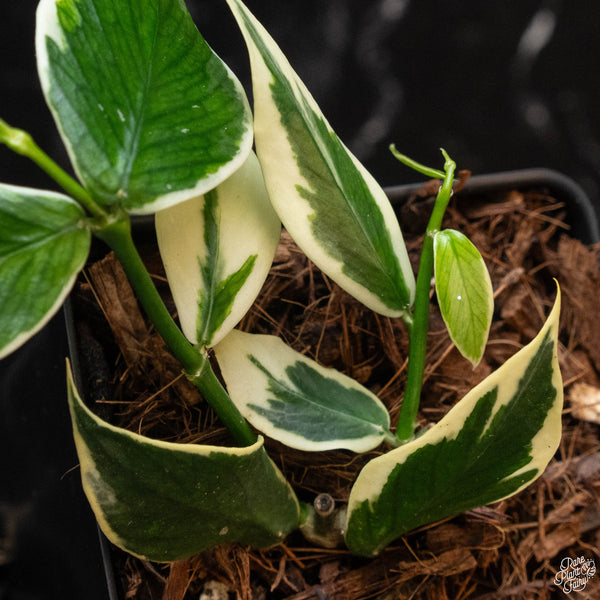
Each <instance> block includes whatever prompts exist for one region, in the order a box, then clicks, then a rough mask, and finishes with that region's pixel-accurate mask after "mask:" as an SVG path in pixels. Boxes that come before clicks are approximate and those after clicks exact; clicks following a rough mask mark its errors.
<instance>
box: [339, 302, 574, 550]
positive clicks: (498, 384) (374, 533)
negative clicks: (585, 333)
mask: <svg viewBox="0 0 600 600" xmlns="http://www.w3.org/2000/svg"><path fill="white" fill-rule="evenodd" d="M559 312H560V293H559V294H558V296H557V299H556V302H555V305H554V308H553V310H552V312H551V314H550V316H549V317H548V319H547V321H546V324H545V325H544V327H543V328H542V330H541V331H540V333H539V334H538V335H537V336H536V337H535V339H534V340H533V341H532V342H530V343H529V344H528V345H527V346H525V347H524V348H522V349H521V350H520V351H519V352H518V353H517V354H515V355H514V356H513V357H512V358H510V359H509V360H508V361H507V362H506V363H505V364H504V365H502V367H500V368H499V369H498V370H497V371H495V372H494V373H492V374H491V375H490V376H489V377H487V378H486V379H485V380H484V381H482V382H481V383H480V384H479V385H478V386H477V387H475V388H474V389H473V390H471V391H470V392H469V393H468V394H467V395H466V396H465V397H464V398H463V399H462V400H461V401H460V402H459V403H458V404H457V405H456V406H455V407H454V408H452V410H450V412H449V413H448V414H447V415H446V416H445V417H444V418H443V419H442V420H441V421H440V422H439V423H437V424H436V425H434V426H433V427H432V428H431V429H429V430H428V431H426V432H425V433H424V434H423V435H421V436H420V437H417V438H416V439H415V440H413V441H411V442H408V443H406V444H404V445H402V446H400V447H399V448H396V449H395V450H392V451H391V452H389V453H387V454H384V455H382V456H380V457H378V458H376V459H374V460H372V461H371V462H369V463H367V465H366V466H365V467H364V468H363V470H362V471H361V473H360V474H359V476H358V479H357V480H356V483H355V484H354V487H353V488H352V491H351V494H350V499H349V501H348V522H347V528H346V544H347V545H348V547H349V548H350V549H351V550H352V551H353V552H356V553H357V554H363V555H367V556H370V555H374V554H377V553H378V552H380V551H381V550H382V549H383V548H385V547H386V546H387V545H388V544H389V543H391V542H392V541H393V540H395V539H396V538H398V537H400V536H401V535H402V534H404V533H406V532H408V531H411V530H413V529H416V528H417V527H420V526H421V525H424V524H427V523H433V522H435V521H438V520H440V519H444V518H447V517H450V516H453V515H456V514H460V513H462V512H465V511H467V510H470V509H472V508H475V507H478V506H483V505H485V504H489V503H491V502H496V501H498V500H501V499H502V498H506V497H508V496H512V495H513V494H516V493H517V492H519V491H520V490H521V489H523V488H524V487H525V486H527V485H529V484H530V483H531V482H532V481H534V480H535V479H536V478H537V477H539V476H540V475H541V474H542V472H543V471H544V468H545V467H546V465H547V464H548V462H549V461H550V459H551V458H552V456H553V455H554V453H555V451H556V449H557V448H558V445H559V443H560V437H561V412H562V405H563V388H562V379H561V374H560V370H559V365H558V357H557V346H558V319H559Z"/></svg>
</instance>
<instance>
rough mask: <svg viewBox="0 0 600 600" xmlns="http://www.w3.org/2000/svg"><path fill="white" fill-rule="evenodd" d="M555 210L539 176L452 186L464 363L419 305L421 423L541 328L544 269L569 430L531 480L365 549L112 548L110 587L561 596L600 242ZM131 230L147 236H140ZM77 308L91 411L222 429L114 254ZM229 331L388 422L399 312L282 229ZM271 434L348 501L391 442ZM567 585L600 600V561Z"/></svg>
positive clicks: (425, 209) (596, 529)
mask: <svg viewBox="0 0 600 600" xmlns="http://www.w3.org/2000/svg"><path fill="white" fill-rule="evenodd" d="M429 191H430V188H429V189H428V188H427V186H425V187H424V188H423V190H422V193H419V194H416V195H415V197H414V198H412V199H411V200H410V201H409V202H408V203H407V204H406V205H404V206H403V207H402V208H401V209H400V210H399V214H400V220H401V224H402V228H403V232H404V235H405V240H406V243H407V247H408V248H409V252H410V256H411V260H412V261H413V263H414V265H415V270H416V264H417V262H418V257H419V249H420V247H421V242H422V239H421V238H420V235H422V232H423V231H424V229H425V224H426V220H427V218H428V215H429V211H430V209H431V205H432V198H431V197H430V195H429ZM459 207H460V212H459V210H458V208H459ZM564 215H565V210H564V206H563V205H562V204H560V203H559V202H557V201H556V200H555V199H554V198H552V197H551V196H548V195H547V194H546V193H545V192H544V191H543V190H541V191H536V192H528V193H521V192H518V191H514V192H511V193H508V194H501V195H496V196H494V197H493V198H485V199H482V198H480V199H476V198H474V197H471V196H470V197H468V198H462V199H461V196H460V194H458V195H457V196H456V197H455V199H454V200H453V204H452V205H451V207H450V208H449V210H448V213H447V216H446V222H445V226H446V227H452V228H454V229H459V230H461V231H462V232H464V233H465V234H466V235H467V236H468V237H469V238H470V239H471V240H472V241H473V242H474V244H475V245H476V246H477V247H478V248H479V250H480V252H481V253H482V255H483V257H484V259H485V261H486V263H487V265H488V268H489V270H490V273H491V277H492V282H493V286H494V290H495V297H496V310H495V315H494V324H493V326H492V330H491V334H490V339H489V344H488V347H487V350H486V353H485V356H484V359H483V360H482V361H481V363H480V364H479V365H478V366H477V368H476V369H472V368H471V366H470V364H469V363H468V362H467V361H465V360H464V359H463V358H462V357H461V356H460V355H459V353H458V352H457V351H456V349H455V348H454V346H453V344H452V342H451V341H450V339H449V337H448V334H447V333H446V331H445V327H444V325H443V322H442V320H441V317H440V314H439V311H438V309H437V306H436V299H435V296H434V295H433V296H432V301H431V321H430V333H429V337H428V354H427V365H428V367H427V370H426V374H425V378H426V381H425V386H424V391H423V400H422V403H421V409H420V412H419V420H420V425H421V426H426V425H428V424H430V423H435V422H437V421H439V420H440V419H441V418H442V417H443V416H444V414H445V413H446V412H447V411H448V410H449V409H450V408H451V407H452V406H453V405H454V404H455V403H456V402H457V401H458V400H459V399H460V398H461V397H462V396H463V395H464V394H465V393H466V392H468V391H469V390H470V389H471V388H472V387H473V386H475V385H476V384H477V383H478V382H479V381H481V380H482V379H483V378H484V377H486V376H487V375H488V374H489V373H491V372H492V371H493V370H495V369H496V368H498V367H499V366H500V365H501V364H502V363H503V362H504V361H505V360H506V359H507V358H508V357H510V356H512V355H513V354H514V353H515V352H516V351H517V350H518V349H519V348H521V347H522V346H523V345H525V344H526V343H528V342H529V341H530V340H531V339H532V338H533V337H534V336H535V335H536V333H537V332H538V331H539V329H540V327H541V325H542V323H543V322H544V319H545V317H546V316H547V314H548V313H549V310H550V308H551V306H552V303H553V301H554V297H555V293H556V286H555V283H554V279H556V280H558V281H559V282H560V285H561V289H562V295H563V310H562V316H561V334H560V356H559V359H560V364H561V369H562V373H563V379H564V385H565V409H564V415H563V438H562V442H561V445H560V448H559V450H558V452H557V454H556V456H555V458H554V460H553V461H552V462H551V464H550V465H549V467H548V468H547V470H546V472H545V473H544V474H543V475H542V476H541V477H540V478H539V479H538V480H536V481H535V482H534V483H533V484H532V485H531V486H530V487H529V488H527V489H526V490H524V491H522V492H521V493H519V494H517V495H516V496H514V497H512V498H509V499H506V500H503V501H501V502H499V503H496V504H493V505H491V506H487V507H483V508H480V509H476V510H473V511H470V512H468V513H466V514H464V515H461V516H458V517H455V518H452V519H449V520H446V521H444V522H442V523H436V524H432V525H430V526H427V527H423V528H422V529H420V530H418V531H415V532H412V533H410V534H408V535H406V536H404V537H402V538H401V539H399V540H397V542H396V543H395V544H394V545H393V546H392V547H390V548H388V549H387V550H386V551H384V552H383V553H382V554H381V555H380V556H379V557H377V558H375V559H370V560H367V559H362V558H357V557H354V556H352V555H350V554H349V553H348V552H347V551H346V550H345V549H344V548H337V549H330V550H324V549H321V548H316V547H313V546H311V545H310V544H309V543H308V542H306V541H305V540H304V539H303V537H302V536H301V535H300V534H293V535H291V536H289V538H288V539H287V540H286V541H285V543H283V544H280V545H278V546H276V547H274V548H271V549H268V550H253V549H250V548H247V547H243V546H240V545H227V546H222V547H218V548H216V549H214V550H211V551H208V552H205V553H203V554H201V555H199V556H197V557H194V558H192V559H189V560H185V561H180V562H176V563H172V564H170V565H156V564H150V563H145V562H143V561H139V560H138V559H135V558H132V557H129V556H127V555H125V554H122V553H121V552H119V551H116V550H115V551H114V557H115V563H116V564H117V565H118V569H119V572H118V579H119V585H120V586H121V594H122V598H127V599H140V600H141V599H144V600H146V599H164V600H184V599H185V600H188V599H190V600H191V599H197V598H202V600H208V598H215V599H217V598H232V599H233V598H236V599H239V600H259V599H263V598H264V599H271V598H272V599H287V600H309V599H313V598H314V599H319V600H324V599H326V598H328V599H332V600H346V599H347V600H366V599H367V598H377V599H380V600H396V599H397V600H401V599H407V600H408V599H414V600H417V599H423V600H426V599H427V600H444V599H452V600H466V599H470V600H487V599H490V600H491V599H496V598H507V599H515V600H516V599H526V600H529V599H532V600H533V599H550V598H562V597H565V598H566V597H569V596H567V595H565V594H564V592H563V591H561V589H562V588H561V587H560V586H556V585H554V578H555V575H556V573H557V572H559V571H560V569H561V563H562V561H563V560H564V559H566V558H572V559H574V560H575V559H578V558H579V557H584V558H586V559H592V560H594V561H595V562H596V564H597V563H598V562H600V553H599V551H598V548H599V547H600V504H599V493H600V435H599V434H600V425H599V424H598V422H599V420H600V415H599V414H598V413H599V411H600V408H599V404H598V402H599V399H598V396H599V394H600V344H599V343H598V340H600V318H599V316H600V315H599V310H598V307H599V301H598V298H599V297H600V245H596V246H594V247H590V246H584V245H582V244H581V243H580V242H578V241H577V240H574V239H572V238H570V237H569V235H568V226H566V225H565V224H564ZM140 244H141V246H142V247H143V246H144V245H145V240H144V239H141V240H140ZM150 247H152V244H151V243H150ZM146 260H147V264H148V268H149V269H150V272H151V273H152V274H153V276H154V278H155V280H156V283H157V285H158V286H159V288H160V289H161V290H162V291H164V293H165V297H167V298H168V286H167V284H166V282H165V279H164V273H163V271H162V267H161V265H160V259H159V258H158V256H156V255H155V254H153V253H149V254H148V256H147V258H146ZM167 301H168V302H170V300H167ZM75 306H76V313H77V314H79V315H84V314H85V315H86V317H87V319H86V321H84V320H83V319H82V318H79V319H78V327H79V330H80V335H81V337H82V339H83V340H85V341H86V342H87V343H88V345H89V344H91V354H92V355H96V354H98V355H99V354H103V355H104V356H106V358H107V359H108V364H109V365H110V369H109V368H108V367H106V368H103V367H93V368H92V367H90V366H89V364H90V363H86V362H84V374H85V378H86V380H87V381H88V382H90V386H89V389H88V390H87V395H88V397H89V398H90V399H91V400H92V401H93V403H94V405H95V410H97V412H98V413H99V414H101V415H103V416H105V417H107V416H110V418H111V419H112V420H113V421H114V422H116V423H117V424H119V425H122V426H124V427H127V428H130V429H132V430H134V431H136V432H139V433H143V434H144V435H148V436H150V437H153V438H158V439H166V440H170V441H178V442H185V443H204V444H229V443H231V440H230V438H229V436H228V434H227V432H226V431H224V430H223V428H222V427H220V425H219V423H218V422H217V421H216V419H215V417H214V415H213V414H212V411H211V410H210V409H209V408H208V407H207V405H206V404H205V403H204V402H203V401H202V399H201V398H200V397H199V395H198V392H197V391H196V389H195V388H194V387H193V386H191V384H189V382H188V381H187V380H186V379H185V377H183V376H182V375H181V373H180V370H179V367H178V365H177V363H176V361H174V360H173V359H172V358H171V357H170V356H169V354H168V353H166V352H165V349H164V346H163V344H162V342H161V341H160V340H159V339H157V337H156V335H155V334H153V331H152V329H151V328H150V327H149V326H148V325H147V323H146V322H145V320H144V318H143V316H142V314H141V312H140V311H139V308H138V306H137V303H136V301H135V299H134V297H133V295H132V293H131V290H130V289H129V286H128V284H127V282H126V281H125V277H124V275H123V273H122V271H121V270H120V267H119V266H118V265H117V264H116V263H115V261H114V259H113V258H112V256H110V255H109V256H107V257H105V258H103V259H101V260H100V261H99V262H97V263H96V264H94V265H92V266H91V267H90V268H88V269H87V270H86V272H85V280H83V281H82V282H81V284H80V286H79V290H78V293H77V302H76V305H75ZM171 308H173V307H172V306H171ZM173 310H174V309H173ZM90 314H91V315H92V317H93V318H92V319H91V320H90V319H89V315H90ZM106 320H107V321H108V323H109V324H110V326H111V328H112V330H113V331H114V333H115V337H114V338H113V335H112V334H111V332H110V330H108V328H106V325H105V323H106ZM241 328H242V329H244V330H248V331H253V332H259V333H271V334H277V335H279V336H281V337H282V338H284V339H285V340H286V341H287V342H288V343H289V344H290V345H291V346H292V347H294V348H295V349H296V350H298V351H300V352H302V353H305V354H307V355H308V356H310V357H312V358H314V359H316V360H318V361H319V362H320V363H322V364H324V365H327V366H332V367H335V368H337V369H339V370H341V371H343V372H344V373H346V374H348V375H350V376H351V377H354V378H355V379H357V380H358V381H359V382H360V383H362V384H363V385H366V386H367V387H369V388H370V389H372V390H373V391H374V392H375V393H377V394H378V396H379V397H380V399H381V400H382V401H383V402H384V403H385V404H386V405H387V407H388V409H389V411H390V413H391V417H392V422H394V420H395V418H396V416H397V413H398V410H399V407H400V405H401V403H402V396H403V390H404V385H405V375H406V366H407V365H406V363H407V355H408V337H407V334H406V330H405V327H404V325H403V323H402V322H401V321H399V320H393V319H388V318H385V317H381V316H378V315H376V314H374V313H372V312H370V311H368V310H366V309H365V308H363V307H362V306H361V305H360V304H358V303H357V302H356V301H355V300H353V299H352V298H351V297H350V296H349V295H347V294H346V293H345V292H343V291H342V290H341V289H340V288H339V287H337V286H336V285H335V284H334V283H332V282H331V281H330V280H328V279H327V278H326V277H325V276H323V275H322V274H321V273H320V271H319V270H318V269H317V268H316V267H314V265H312V263H311V262H310V261H309V260H308V259H306V257H305V256H304V255H303V254H302V252H301V251H300V250H299V249H298V248H297V247H296V246H295V245H294V243H293V242H292V241H291V239H290V238H289V237H288V236H287V235H286V234H285V232H284V234H283V236H282V241H281V244H280V247H279V249H278V252H277V256H276V259H275V262H274V265H273V268H272V271H271V274H270V276H269V278H268V280H267V282H266V284H265V286H264V289H263V291H262V293H261V295H260V298H259V300H258V301H257V303H256V305H255V306H254V307H253V308H252V310H251V311H250V312H249V314H248V315H247V316H246V318H245V319H244V321H243V322H242V324H241ZM86 364H87V365H88V366H87V367H86V366H85V365H86ZM85 369H87V371H85ZM107 382H108V383H107ZM594 402H595V404H594ZM266 446H267V449H268V451H269V453H270V454H271V456H272V457H273V459H274V460H275V461H276V462H277V464H278V465H279V466H280V468H281V469H282V471H283V472H284V473H285V475H286V476H287V478H288V479H289V480H290V481H291V482H292V484H293V486H294V488H295V489H296V491H297V493H298V495H299V497H300V498H301V499H302V500H305V501H308V502H312V500H313V498H314V497H315V496H316V495H317V494H318V493H321V492H328V493H329V494H331V495H332V496H333V497H334V498H335V499H336V501H337V502H339V503H344V502H345V501H346V500H347V498H348V495H349V491H350V487H351V485H352V482H353V481H354V480H355V478H356V476H357V473H358V472H359V470H360V469H361V467H362V466H363V465H364V464H365V462H366V461H368V460H370V459H371V458H373V457H374V456H376V455H378V454H380V453H382V452H384V451H385V450H386V449H385V448H380V449H377V450H376V451H373V452H370V453H368V454H366V455H355V454H353V453H351V452H347V451H333V452H320V453H316V454H311V453H306V452H300V451H296V450H290V449H287V448H284V447H283V446H281V445H280V444H278V443H276V442H272V441H267V443H266ZM576 597H577V599H578V600H584V599H590V600H591V599H593V598H600V575H596V576H595V577H594V578H592V579H591V580H590V581H589V582H588V583H587V586H586V588H585V589H583V590H580V591H578V592H577V594H576Z"/></svg>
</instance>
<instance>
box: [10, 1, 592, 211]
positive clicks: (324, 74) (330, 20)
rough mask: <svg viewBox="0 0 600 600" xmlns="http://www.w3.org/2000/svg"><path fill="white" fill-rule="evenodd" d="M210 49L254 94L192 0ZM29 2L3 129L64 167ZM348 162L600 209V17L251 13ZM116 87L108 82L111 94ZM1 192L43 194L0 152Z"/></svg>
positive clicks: (225, 23) (525, 4)
mask: <svg viewBox="0 0 600 600" xmlns="http://www.w3.org/2000/svg"><path fill="white" fill-rule="evenodd" d="M187 3H188V6H189V8H190V11H191V12H192V14H193V16H194V19H195V21H196V23H197V24H198V27H199V28H200V30H201V32H202V33H203V34H204V36H205V37H206V38H207V40H208V41H209V43H210V44H211V45H212V46H213V48H214V49H215V50H216V51H217V52H218V53H219V54H220V55H221V57H222V58H223V59H225V60H226V62H228V64H229V65H230V66H231V67H232V68H233V69H234V70H235V71H236V72H237V73H238V74H239V76H240V78H241V79H242V81H243V82H245V83H247V82H248V81H249V77H248V74H247V73H248V67H247V56H246V50H245V47H244V45H243V42H242V38H241V35H240V34H239V32H238V30H237V28H236V26H235V24H234V22H233V19H232V17H231V16H230V14H229V12H228V8H227V6H226V3H225V0H188V2H187ZM36 4H37V2H35V1H33V0H3V1H2V3H1V6H0V27H1V28H2V32H1V33H2V35H1V36H0V45H1V48H2V52H1V61H0V115H2V117H3V118H4V119H5V120H7V121H8V122H9V123H11V124H13V125H15V126H19V127H23V128H26V129H28V130H29V131H30V132H31V133H32V134H34V136H35V138H36V139H37V140H38V143H40V145H42V147H44V148H45V149H47V150H48V151H49V152H50V153H51V154H52V156H54V157H55V158H58V159H59V160H60V161H62V163H63V164H65V165H66V164H67V162H66V159H65V157H64V154H63V152H62V149H61V144H60V141H59V140H58V139H57V137H56V134H55V130H54V126H53V124H52V123H51V121H50V119H49V114H48V111H47V109H46V107H45V104H44V101H43V98H42V97H41V93H40V89H39V85H38V83H37V77H36V73H35V57H34V51H33V33H34V30H33V26H34V12H35V6H36ZM247 4H248V6H249V7H250V8H251V10H253V11H254V12H255V14H256V15H257V16H258V18H259V19H260V20H261V21H262V22H263V24H264V25H265V26H266V27H267V28H268V29H269V30H270V31H271V33H272V34H273V35H274V37H275V38H276V40H277V41H278V43H279V44H280V45H281V47H282V48H283V49H284V51H285V52H286V54H287V55H288V57H289V59H290V61H291V63H292V65H293V66H294V67H295V68H296V70H297V71H298V73H299V74H300V75H301V77H302V78H303V79H304V81H305V83H306V84H307V85H308V87H309V89H310V90H311V91H312V92H313V94H314V96H315V98H316V99H317V101H318V102H319V103H320V105H321V107H322V109H323V112H324V114H325V116H326V117H327V118H328V119H329V120H330V122H331V123H332V125H333V127H334V129H336V131H337V132H338V134H339V135H340V137H341V138H342V140H343V141H344V142H345V143H346V144H347V145H348V146H349V147H350V148H351V150H352V151H353V152H354V153H355V154H356V155H357V156H358V157H359V158H360V159H361V160H362V161H363V162H364V163H365V165H366V166H367V168H368V169H369V170H370V171H371V172H372V173H373V174H374V175H375V176H376V177H377V179H378V180H379V181H380V183H382V184H383V185H392V184H397V183H407V182H413V181H415V179H416V178H417V179H418V176H416V175H415V174H413V173H412V172H410V171H408V170H407V169H405V168H404V167H401V166H400V165H398V164H397V163H396V162H395V160H394V159H393V158H391V156H390V154H389V152H388V150H387V148H388V146H389V144H390V143H391V142H394V143H395V144H396V145H397V147H398V148H399V149H400V150H401V151H402V152H404V153H406V154H409V155H410V156H412V157H414V158H415V159H417V160H419V161H421V162H424V163H427V164H430V165H431V166H441V164H442V161H441V157H440V155H439V151H438V148H440V147H444V148H446V149H447V150H448V152H449V153H450V154H451V156H452V157H453V158H454V159H455V160H456V161H457V163H458V166H459V168H465V169H470V170H471V171H472V172H473V173H476V174H480V173H487V172H495V171H502V170H507V169H517V168H525V167H550V168H554V169H558V170H560V171H562V172H563V173H565V174H567V175H569V176H571V177H573V178H574V179H575V180H576V181H577V182H578V183H580V184H581V185H582V187H583V188H584V189H585V190H586V191H587V193H588V194H589V196H590V197H591V198H592V199H593V200H594V201H595V202H598V201H599V198H600V83H599V80H598V74H599V73H600V38H599V36H598V35H597V33H596V30H597V22H598V14H599V11H598V9H597V7H596V6H595V4H594V3H593V2H590V1H589V0H587V1H584V0H569V2H567V1H566V0H562V1H561V0H504V1H499V0H496V1H493V0H492V1H486V2H482V1H481V0H457V1H454V2H452V1H449V0H430V1H427V2H424V1H421V2H417V1H415V0H287V1H285V2H284V1H282V0H248V1H247ZM107 85H109V82H107ZM0 181H10V182H15V183H21V184H30V185H47V186H51V185H52V184H51V183H48V182H47V180H46V178H45V176H43V175H40V174H38V173H36V172H35V169H31V168H30V166H29V165H27V164H26V161H24V160H23V159H21V158H19V157H14V156H11V154H10V153H9V152H8V151H6V150H4V149H0Z"/></svg>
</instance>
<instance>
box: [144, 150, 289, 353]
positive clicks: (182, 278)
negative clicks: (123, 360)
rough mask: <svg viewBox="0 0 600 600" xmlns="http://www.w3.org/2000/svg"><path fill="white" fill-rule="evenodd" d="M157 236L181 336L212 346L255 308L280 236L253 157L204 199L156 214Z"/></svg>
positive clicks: (193, 341) (257, 165)
mask: <svg viewBox="0 0 600 600" xmlns="http://www.w3.org/2000/svg"><path fill="white" fill-rule="evenodd" d="M156 233H157V237H158V244H159V248H160V253H161V256H162V260H163V263H164V265H165V270H166V273H167V279H168V280H169V285H170V287H171V292H172V293H173V298H174V299H175V304H176V305H177V311H178V314H179V319H180V322H181V327H182V329H183V332H184V334H185V335H186V337H187V338H188V339H189V340H190V341H191V342H192V343H194V344H200V345H202V346H212V345H214V344H216V343H217V342H218V341H219V340H220V339H222V338H223V337H224V336H225V335H226V334H227V333H228V332H229V331H230V330H231V329H233V327H235V325H236V324H237V323H238V321H239V320H240V319H241V318H242V317H243V316H244V314H245V313H246V311H247V310H248V309H249V308H250V306H251V305H252V303H253V302H254V300H255V298H256V296H257V295H258V292H259V291H260V288H261V287H262V284H263V283H264V281H265V278H266V277H267V275H268V272H269V268H270V266H271V263H272V262H273V256H274V255H275V250H276V249H277V243H278V241H279V237H280V234H281V223H280V221H279V219H278V217H277V215H276V214H275V211H274V210H273V208H272V207H271V204H270V202H269V197H268V195H267V191H266V189H265V184H264V181H263V178H262V173H261V170H260V165H259V164H258V160H257V159H256V156H255V155H254V154H253V153H250V155H249V157H248V159H247V160H246V162H245V163H244V165H243V166H242V168H241V169H239V170H238V171H236V172H235V173H234V174H233V175H232V176H231V177H230V178H229V179H227V180H225V181H224V182H223V183H222V184H221V185H219V186H218V187H217V188H215V189H214V190H211V191H210V192H208V193H207V194H206V195H205V196H199V197H197V198H194V199H192V200H188V201H186V202H182V203H180V204H177V205H176V206H173V207H171V208H167V209H165V210H162V211H160V212H158V213H156Z"/></svg>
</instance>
